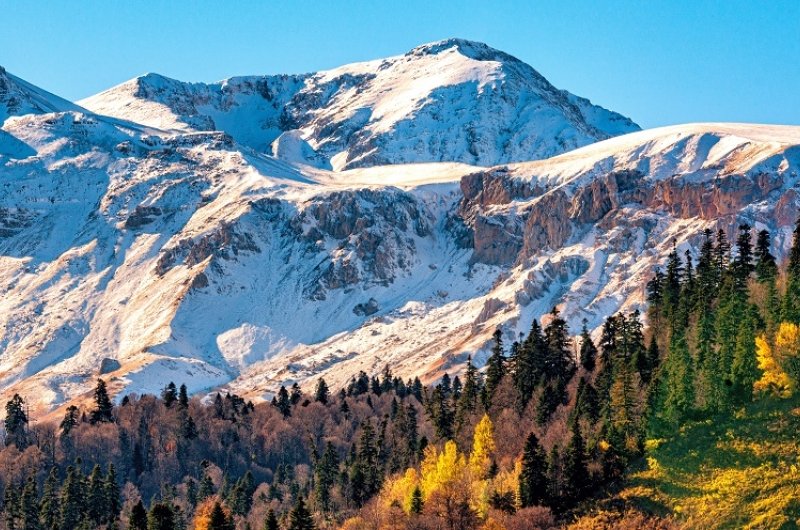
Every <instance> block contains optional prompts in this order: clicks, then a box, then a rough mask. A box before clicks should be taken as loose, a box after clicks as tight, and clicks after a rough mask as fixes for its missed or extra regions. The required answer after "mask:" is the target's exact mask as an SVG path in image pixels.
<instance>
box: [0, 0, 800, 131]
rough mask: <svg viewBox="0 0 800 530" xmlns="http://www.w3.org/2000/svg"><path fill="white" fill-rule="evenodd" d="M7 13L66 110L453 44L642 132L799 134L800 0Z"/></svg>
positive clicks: (31, 66)
mask: <svg viewBox="0 0 800 530" xmlns="http://www.w3.org/2000/svg"><path fill="white" fill-rule="evenodd" d="M595 4H597V5H595ZM598 6H600V7H598ZM0 13H2V22H3V23H2V30H0V65H3V66H5V67H6V68H7V69H8V70H9V71H10V72H12V73H15V74H16V75H18V76H20V77H23V78H25V79H27V80H28V81H30V82H32V83H35V84H37V85H40V86H42V87H43V88H46V89H48V90H50V91H51V92H55V93H57V94H59V95H61V96H63V97H66V98H68V99H79V98H81V97H85V96H88V95H90V94H93V93H96V92H99V91H101V90H103V89H105V88H107V87H110V86H112V85H114V84H117V83H120V82H122V81H125V80H127V79H129V78H131V77H134V76H136V75H138V74H141V73H145V72H158V73H161V74H164V75H167V76H170V77H175V78H178V79H182V80H187V81H214V80H219V79H222V78H225V77H230V76H232V75H240V74H269V73H297V72H308V71H314V70H319V69H324V68H331V67H334V66H338V65H340V64H344V63H347V62H352V61H358V60H366V59H374V58H378V57H383V56H388V55H396V54H400V53H403V52H405V51H407V50H408V49H410V48H412V47H414V46H416V45H418V44H421V43H424V42H429V41H433V40H439V39H443V38H446V37H451V36H452V37H463V38H468V39H473V40H479V41H483V42H486V43H488V44H490V45H491V46H494V47H495V48H499V49H501V50H503V51H506V52H508V53H510V54H512V55H514V56H516V57H519V58H520V59H522V60H524V61H526V62H528V63H529V64H531V65H532V66H534V67H535V68H536V69H537V70H539V71H540V72H541V73H542V74H543V75H545V76H546V77H547V78H548V79H549V80H550V81H551V82H552V83H553V84H554V85H556V86H557V87H559V88H565V89H567V90H570V91H572V92H574V93H576V94H578V95H581V96H584V97H588V98H590V99H591V100H592V101H594V102H595V103H599V104H601V105H603V106H605V107H608V108H610V109H613V110H616V111H619V112H622V113H624V114H626V115H628V116H630V117H631V118H633V119H634V120H635V121H637V122H638V123H639V124H640V125H642V126H643V127H653V126H658V125H666V124H671V123H681V122H689V121H750V122H764V123H789V124H800V0H772V1H763V2H762V1H757V0H752V1H742V0H718V1H706V0H664V1H656V0H647V1H621V0H620V1H614V0H608V1H600V2H595V1H568V0H563V1H533V0H530V1H523V0H520V1H517V2H512V1H503V0H480V1H465V2H435V1H433V0H427V1H426V0H400V1H397V2H394V1H393V2H379V1H363V2H355V1H344V0H341V1H328V0H318V1H301V0H296V1H280V2H276V1H270V2H268V1H260V2H257V1H239V2H233V1H223V0H218V1H215V2H211V1H200V0H197V1H194V2H189V1H184V2H181V1H155V0H136V1H117V0H103V1H77V2H71V1H66V0H50V1H35V0H26V1H23V0H18V1H7V0H0Z"/></svg>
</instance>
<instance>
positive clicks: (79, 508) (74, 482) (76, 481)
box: [59, 466, 86, 530]
mask: <svg viewBox="0 0 800 530" xmlns="http://www.w3.org/2000/svg"><path fill="white" fill-rule="evenodd" d="M85 498H86V492H85V491H84V487H83V477H81V475H80V472H78V471H77V470H76V469H75V468H74V467H72V466H69V467H68V468H67V476H66V478H65V479H64V483H63V484H62V486H61V496H60V505H61V515H60V517H59V519H60V520H59V526H60V527H61V530H71V529H73V528H76V527H77V526H78V525H79V524H80V522H81V520H82V519H83V513H84V499H85Z"/></svg>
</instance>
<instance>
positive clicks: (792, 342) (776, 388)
mask: <svg viewBox="0 0 800 530" xmlns="http://www.w3.org/2000/svg"><path fill="white" fill-rule="evenodd" d="M799 354H800V328H798V326H797V325H795V324H792V323H791V322H781V324H780V326H778V331H777V332H776V333H775V340H774V346H773V345H770V343H769V342H768V341H767V339H766V337H764V336H763V335H761V336H758V337H756V360H757V362H758V368H759V369H760V370H761V371H762V372H763V375H762V376H761V379H759V380H758V381H756V382H755V384H754V385H753V390H755V391H756V392H757V393H762V394H763V393H770V394H773V395H776V396H778V397H781V398H788V397H790V396H791V395H792V390H793V389H792V386H793V385H792V380H791V379H790V377H789V375H788V374H787V373H786V371H785V370H784V366H786V364H788V363H790V362H792V361H794V360H795V359H797V357H798V355H799Z"/></svg>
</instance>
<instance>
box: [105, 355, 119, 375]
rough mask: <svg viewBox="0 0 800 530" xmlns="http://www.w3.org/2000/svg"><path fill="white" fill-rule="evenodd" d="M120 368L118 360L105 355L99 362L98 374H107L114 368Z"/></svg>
mask: <svg viewBox="0 0 800 530" xmlns="http://www.w3.org/2000/svg"><path fill="white" fill-rule="evenodd" d="M120 368H122V365H121V364H120V363H119V361H118V360H116V359H112V358H110V357H105V358H103V360H102V361H101V362H100V375H103V374H109V373H111V372H114V371H116V370H119V369H120Z"/></svg>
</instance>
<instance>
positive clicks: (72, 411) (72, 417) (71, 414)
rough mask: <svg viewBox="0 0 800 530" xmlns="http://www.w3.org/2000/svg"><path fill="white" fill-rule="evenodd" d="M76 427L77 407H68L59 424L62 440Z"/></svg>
mask: <svg viewBox="0 0 800 530" xmlns="http://www.w3.org/2000/svg"><path fill="white" fill-rule="evenodd" d="M76 425H78V407H76V406H75V405H70V406H69V407H67V412H66V413H65V414H64V419H63V420H61V424H59V429H60V430H61V436H62V438H63V437H65V436H68V435H69V433H70V432H71V431H72V429H73V428H74V427H75V426H76Z"/></svg>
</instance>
